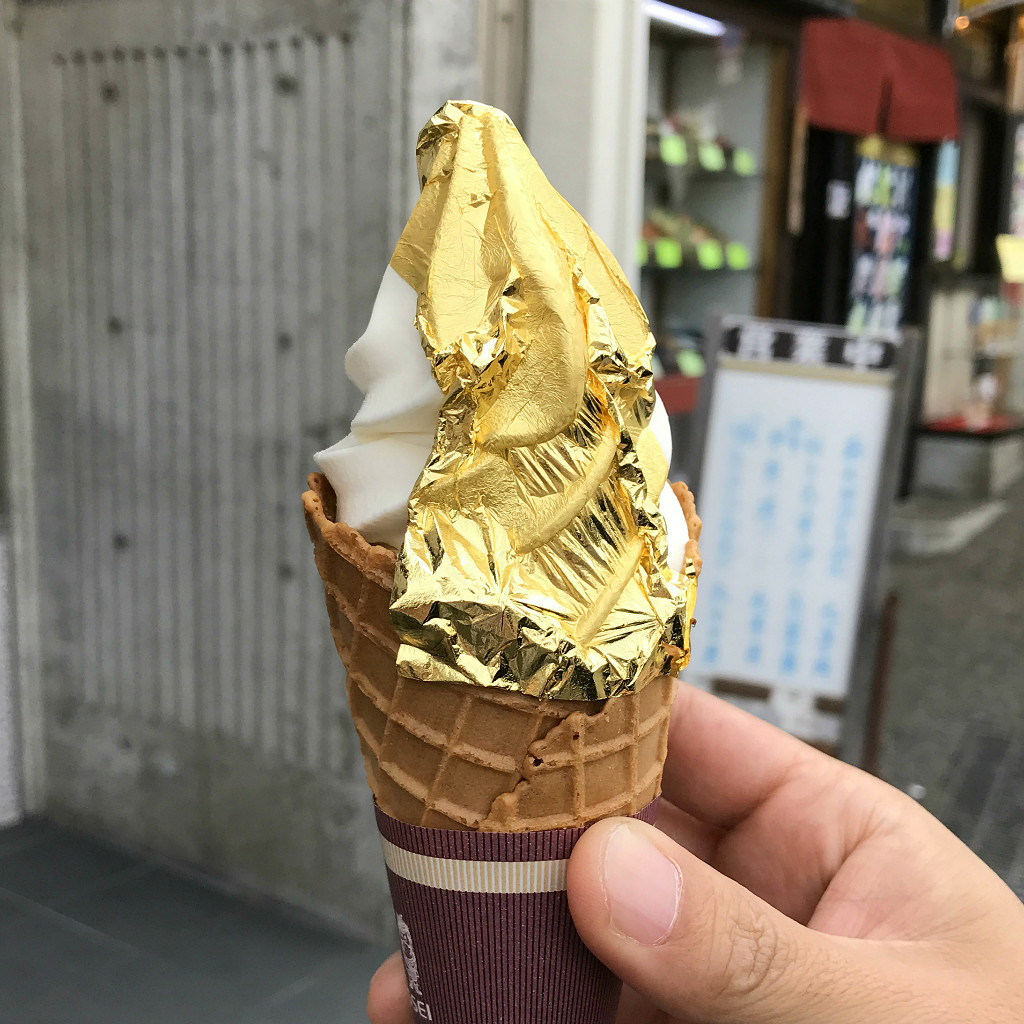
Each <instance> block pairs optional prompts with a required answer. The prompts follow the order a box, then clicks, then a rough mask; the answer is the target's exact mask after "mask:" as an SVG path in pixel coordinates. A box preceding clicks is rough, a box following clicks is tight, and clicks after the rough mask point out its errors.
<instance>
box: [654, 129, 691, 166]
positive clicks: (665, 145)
mask: <svg viewBox="0 0 1024 1024" xmlns="http://www.w3.org/2000/svg"><path fill="white" fill-rule="evenodd" d="M660 149H661V159H662V161H663V162H664V163H666V164H668V166H669V167H682V166H683V165H684V164H685V163H686V162H687V160H688V159H689V154H688V153H687V151H686V139H684V138H683V137H682V135H662V137H661V143H660Z"/></svg>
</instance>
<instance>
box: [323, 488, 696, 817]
mask: <svg viewBox="0 0 1024 1024" xmlns="http://www.w3.org/2000/svg"><path fill="white" fill-rule="evenodd" d="M309 487H310V489H309V490H308V491H307V492H306V493H305V494H304V495H303V506H304V509H305V514H306V524H307V527H308V529H309V534H310V538H311V539H312V541H313V546H314V550H315V556H316V564H317V569H318V570H319V572H320V576H321V578H322V579H323V582H324V591H325V596H326V600H327V609H328V613H329V616H330V623H331V633H332V635H333V636H334V642H335V645H336V646H337V648H338V653H339V654H340V655H341V659H342V661H343V662H344V664H345V669H346V673H347V687H348V700H349V708H350V709H351V713H352V717H353V720H354V722H355V725H356V729H357V731H358V734H359V741H360V744H361V747H362V752H363V759H364V762H365V765H366V774H367V778H368V781H369V783H370V788H371V789H372V791H373V794H374V797H375V799H376V801H377V804H378V806H379V807H380V808H381V810H383V811H384V812H385V813H386V814H388V815H390V816H391V817H393V818H397V819H398V820H400V821H403V822H406V823H408V824H411V825H419V826H425V827H430V828H443V829H470V830H476V831H500V832H523V831H539V830H543V829H558V828H573V827H579V826H582V825H585V824H587V823H589V822H591V821H596V820H597V819H599V818H603V817H607V816H610V815H618V814H627V815H628V814H635V813H637V812H638V811H639V810H641V809H642V808H643V807H645V806H646V805H647V804H649V803H650V802H651V801H652V800H653V799H654V798H655V797H656V796H657V795H658V793H659V791H660V787H661V773H662V766H663V764H664V760H665V753H666V744H667V737H668V721H669V712H670V709H671V704H672V699H673V696H674V692H675V682H674V680H672V679H669V678H667V677H662V678H659V679H657V680H655V681H654V682H652V683H650V684H649V685H647V686H646V687H644V688H643V690H641V692H640V693H637V694H633V693H630V694H625V695H623V696H620V697H615V698H612V699H609V700H606V701H594V702H591V703H583V702H580V701H558V700H545V699H540V698H535V697H530V696H526V695H523V694H520V693H514V692H508V691H505V690H501V689H493V688H488V687H480V686H461V685H457V684H451V683H428V682H422V681H418V680H415V681H414V680H409V679H403V678H401V677H399V675H398V673H397V671H396V667H395V657H396V652H397V650H398V646H399V641H398V637H397V635H396V634H395V631H394V629H393V627H392V624H391V616H390V611H389V603H390V598H391V588H392V583H393V579H394V571H395V564H396V553H395V551H394V550H393V549H391V548H387V547H379V546H375V545H372V544H369V543H367V542H366V541H365V540H364V539H363V537H362V536H361V535H360V534H359V533H358V532H357V531H355V530H353V529H352V528H350V527H349V526H347V525H346V524H344V523H339V522H336V521H335V509H336V502H335V496H334V492H333V491H332V490H331V486H330V484H329V483H328V482H327V480H326V479H325V478H324V477H322V476H321V475H320V474H317V473H314V474H311V475H310V477H309ZM677 496H679V497H680V501H681V504H682V505H683V508H684V511H685V512H686V513H687V523H688V526H689V529H690V538H691V545H690V547H691V549H692V550H691V551H690V552H688V553H689V554H690V555H691V557H697V558H699V556H698V555H697V553H696V540H697V537H698V536H699V531H700V521H699V520H698V519H697V518H696V515H695V513H694V511H693V501H692V498H691V497H690V494H689V491H687V490H686V489H685V487H682V485H679V489H678V490H677Z"/></svg>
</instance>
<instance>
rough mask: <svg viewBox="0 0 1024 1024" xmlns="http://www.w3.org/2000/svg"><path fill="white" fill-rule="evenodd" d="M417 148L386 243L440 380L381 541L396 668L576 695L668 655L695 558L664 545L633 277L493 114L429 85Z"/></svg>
mask: <svg viewBox="0 0 1024 1024" xmlns="http://www.w3.org/2000/svg"><path fill="white" fill-rule="evenodd" d="M416 155H417V164H418V168H419V173H420V180H421V184H422V192H421V195H420V198H419V201H418V202H417V204H416V207H415V209H414V210H413V212H412V215H411V216H410V218H409V222H408V224H407V225H406V227H405V230H404V232H403V233H402V236H401V238H400V239H399V242H398V245H397V247H396V249H395V253H394V256H393V257H392V260H391V265H392V267H394V269H395V270H396V271H397V272H398V273H399V274H400V275H401V276H402V277H403V278H404V279H405V280H406V281H407V282H408V283H409V284H410V285H411V286H412V287H413V288H414V289H415V290H416V292H417V293H418V295H419V300H418V307H417V321H416V322H417V327H418V329H419V332H420V337H421V340H422V343H423V348H424V351H425V353H426V356H427V358H428V359H429V361H430V365H431V369H432V372H433V374H434V377H435V378H436V380H437V382H438V384H439V385H440V387H441V388H442V390H443V391H444V392H445V394H446V395H447V398H446V400H445V402H444V405H443V407H442V409H441V413H440V416H439V421H438V425H437V432H436V436H435V440H434V446H433V450H432V452H431V455H430V459H429V461H428V463H427V465H426V467H425V468H424V470H423V473H422V475H421V476H420V478H419V480H418V482H417V484H416V486H415V488H414V489H413V493H412V495H411V496H410V500H409V526H408V530H407V532H406V535H405V542H404V544H403V546H402V550H401V552H400V554H399V560H398V571H397V573H396V577H395V588H394V593H393V595H392V604H391V613H392V620H393V622H394V624H395V628H396V630H397V632H398V635H399V637H400V639H401V641H402V642H401V647H400V649H399V652H398V669H399V672H401V673H402V674H403V675H406V676H409V677H411V678H415V679H424V680H445V681H450V682H460V683H470V684H474V685H479V686H497V687H503V688H504V689H508V690H518V691H520V692H522V693H526V694H532V695H534V696H543V697H551V698H561V699H575V700H595V699H602V698H605V697H612V696H615V695H617V694H621V693H625V692H628V691H631V690H639V689H640V688H641V687H642V686H644V685H645V684H646V683H647V682H648V681H649V680H651V679H653V678H655V677H656V676H658V675H660V674H662V673H665V672H671V673H673V674H675V673H677V672H678V671H680V670H681V669H682V667H683V666H684V665H685V663H686V661H687V660H688V657H689V630H690V622H691V616H692V613H693V602H694V596H695V589H696V569H695V567H694V566H693V564H692V562H688V563H687V566H686V570H685V571H684V572H683V573H682V574H681V575H676V574H674V573H672V572H671V571H670V570H669V569H668V566H667V562H666V538H665V524H664V520H663V518H662V516H661V514H660V512H659V510H658V499H659V496H660V494H661V490H662V488H663V486H664V484H665V480H666V475H667V471H668V467H667V465H666V462H665V456H664V454H663V452H662V451H661V448H660V446H659V445H658V443H657V441H656V440H655V439H654V437H653V433H652V431H651V430H650V426H649V424H650V418H651V413H652V410H653V408H654V386H653V378H652V375H651V368H650V357H651V351H652V349H653V338H652V337H651V333H650V329H649V326H648V323H647V319H646V317H645V316H644V313H643V310H642V309H641V308H640V304H639V302H638V301H637V299H636V296H635V295H634V294H633V292H632V290H631V289H630V287H629V284H628V283H627V282H626V280H625V278H624V277H623V275H622V271H621V270H620V269H619V266H618V264H617V263H616V262H615V259H614V258H613V257H612V255H611V253H610V252H609V251H608V250H607V249H606V248H605V246H604V245H603V243H602V242H601V241H600V239H598V238H597V236H596V235H595V234H594V233H593V232H592V231H591V230H590V228H589V227H588V225H587V224H586V222H585V221H584V220H583V218H582V217H580V215H579V214H578V213H577V212H576V211H575V210H574V209H573V208H572V207H571V206H570V205H569V204H568V203H567V202H566V201H565V200H564V199H563V198H562V197H561V196H560V195H559V194H558V193H557V192H556V191H555V189H554V188H552V186H551V185H550V184H549V182H548V181H547V179H546V178H545V177H544V174H543V173H542V171H541V170H540V167H539V166H538V165H537V162H536V161H535V160H534V159H533V157H532V156H531V154H530V152H529V150H528V149H527V147H526V145H525V143H524V142H523V140H522V138H521V137H520V135H519V133H518V132H517V131H516V129H515V126H514V125H513V124H512V122H511V121H510V120H509V119H508V117H507V116H506V115H505V114H503V113H501V112H500V111H498V110H495V109H493V108H492V107H487V106H484V105H482V104H477V103H464V102H450V103H446V104H445V105H444V107H442V108H441V109H440V110H439V111H438V112H437V113H436V114H435V115H434V116H433V117H432V118H431V119H430V121H428V122H427V124H426V126H425V127H424V129H423V130H422V132H421V133H420V136H419V141H418V145H417V150H416Z"/></svg>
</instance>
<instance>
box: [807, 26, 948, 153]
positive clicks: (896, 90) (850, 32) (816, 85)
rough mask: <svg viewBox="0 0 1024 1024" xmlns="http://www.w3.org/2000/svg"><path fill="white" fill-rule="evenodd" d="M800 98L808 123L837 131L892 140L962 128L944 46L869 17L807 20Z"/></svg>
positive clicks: (928, 138) (927, 138) (926, 138)
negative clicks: (875, 22) (914, 37)
mask: <svg viewBox="0 0 1024 1024" xmlns="http://www.w3.org/2000/svg"><path fill="white" fill-rule="evenodd" d="M800 96H801V100H802V101H803V104H804V108H805V110H806V111H807V117H808V120H809V122H810V123H811V124H812V125H815V126H816V127H818V128H827V129H829V130H831V131H835V132H846V133H848V134H850V135H884V136H885V137H886V138H887V139H891V140H892V141H893V142H939V141H941V140H942V139H949V138H955V137H956V136H957V134H958V133H959V116H958V108H957V89H956V77H955V75H954V74H953V65H952V63H951V62H950V59H949V55H948V54H947V53H946V51H945V50H943V49H942V48H941V47H939V46H931V45H929V44H927V43H917V42H914V41H913V40H911V39H905V38H904V37H903V36H898V35H896V34H895V33H893V32H886V31H885V29H881V28H878V27H877V26H875V25H871V24H868V23H867V22H864V21H855V20H853V19H845V18H813V19H811V20H809V21H806V22H804V27H803V40H802V42H801V60H800Z"/></svg>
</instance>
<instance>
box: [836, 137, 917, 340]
mask: <svg viewBox="0 0 1024 1024" xmlns="http://www.w3.org/2000/svg"><path fill="white" fill-rule="evenodd" d="M916 195H917V154H916V152H915V151H914V150H913V149H912V148H911V147H909V146H899V145H894V144H893V143H889V142H886V141H885V140H884V139H882V138H879V137H878V136H870V137H868V138H866V139H861V141H860V142H859V143H858V144H857V174H856V179H855V184H854V190H853V258H852V261H851V266H852V268H853V270H852V274H851V280H850V302H849V312H848V315H847V321H846V326H847V328H849V330H851V331H854V332H861V331H896V330H898V329H899V327H900V325H901V324H902V322H903V314H904V310H905V307H906V298H907V285H908V283H909V274H910V258H911V248H912V246H913V239H914V203H915V199H916Z"/></svg>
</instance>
